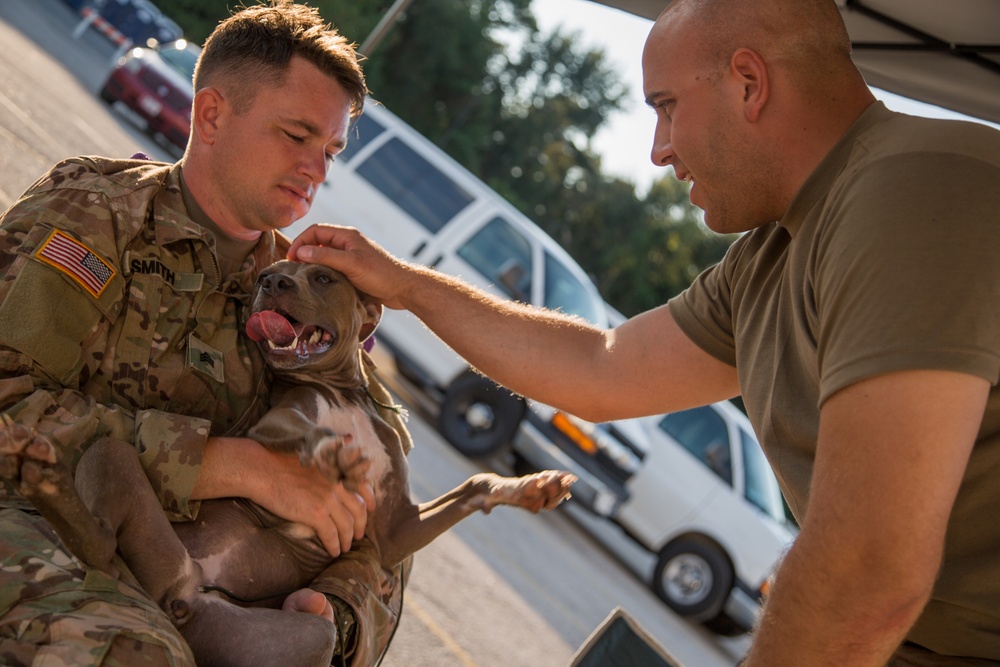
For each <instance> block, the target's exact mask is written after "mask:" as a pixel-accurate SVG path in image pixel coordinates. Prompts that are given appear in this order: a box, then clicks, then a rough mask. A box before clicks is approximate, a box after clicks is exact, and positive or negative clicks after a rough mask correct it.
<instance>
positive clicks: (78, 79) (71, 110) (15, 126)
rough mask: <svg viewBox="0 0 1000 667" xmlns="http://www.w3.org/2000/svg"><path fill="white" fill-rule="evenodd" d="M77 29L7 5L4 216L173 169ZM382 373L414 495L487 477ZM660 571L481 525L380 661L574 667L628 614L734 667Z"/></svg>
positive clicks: (685, 658)
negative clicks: (662, 586)
mask: <svg viewBox="0 0 1000 667" xmlns="http://www.w3.org/2000/svg"><path fill="white" fill-rule="evenodd" d="M78 21H79V17H78V16H76V15H74V14H73V13H72V12H71V11H70V10H69V8H68V7H67V6H66V5H65V4H63V3H62V2H60V1H59V0H0V209H5V208H7V206H9V205H10V204H11V203H13V201H15V199H16V197H17V195H18V194H19V193H20V192H21V191H22V190H24V189H25V188H26V187H27V186H29V185H30V184H31V183H32V182H33V181H34V180H35V179H36V178H37V177H38V176H40V175H41V174H42V173H43V172H44V171H45V170H47V169H48V168H49V167H50V166H51V165H52V164H54V163H55V162H57V161H59V160H60V159H62V158H64V157H66V156H70V155H75V154H102V155H111V156H128V155H130V154H132V153H133V152H135V151H143V152H146V153H148V154H150V155H152V156H153V157H155V158H159V159H169V156H168V154H167V152H166V151H165V150H163V149H162V148H160V147H159V146H157V145H156V144H155V143H154V142H153V141H152V140H151V139H149V138H148V137H146V136H145V135H144V134H143V133H142V131H141V130H139V129H138V128H136V127H135V126H133V125H132V124H131V122H129V120H127V118H125V117H124V116H122V115H121V114H119V113H115V112H113V111H112V110H110V109H109V108H108V107H107V105H105V104H104V103H102V102H101V101H100V99H99V98H97V97H96V95H95V92H96V91H97V89H98V88H99V87H100V84H101V83H102V82H103V80H104V77H105V75H106V73H107V70H108V67H109V66H110V63H111V61H112V59H113V56H114V55H115V50H116V48H115V47H114V46H113V45H112V44H111V43H110V42H107V41H106V40H105V39H104V38H103V37H101V36H100V35H98V34H97V33H95V32H94V31H93V30H89V31H87V32H86V33H84V34H83V35H82V36H81V38H80V39H78V40H77V39H73V38H72V36H71V35H72V33H73V29H74V28H75V27H76V25H77V23H78ZM380 365H381V367H382V369H383V370H384V373H385V377H386V379H387V381H388V382H389V384H390V386H392V387H393V389H394V390H395V391H396V393H397V394H398V395H399V397H400V399H401V400H402V401H403V402H404V403H408V404H410V406H411V408H412V409H411V418H410V422H409V425H410V429H411V431H412V433H413V436H414V440H415V442H416V448H415V449H414V451H413V453H412V454H411V455H410V464H411V480H410V482H411V491H412V493H413V495H414V496H415V497H416V498H417V499H418V500H421V501H423V500H429V499H431V498H433V497H435V496H437V495H440V494H442V493H444V492H445V491H447V490H449V489H451V488H453V487H454V486H457V485H458V484H459V483H461V482H462V481H463V480H465V479H466V478H467V477H469V476H470V475H472V474H474V473H475V472H477V471H479V470H482V469H483V468H482V466H481V464H477V463H475V462H472V461H470V460H468V459H466V458H464V457H463V456H461V455H460V454H458V453H457V452H455V451H454V450H453V449H452V448H451V447H449V446H448V445H447V444H446V443H445V442H444V441H442V440H441V438H440V437H439V436H438V435H437V433H436V432H435V431H434V430H433V428H432V427H430V426H428V421H429V420H432V419H433V415H432V414H429V413H428V412H427V411H426V410H422V409H421V408H420V402H419V400H417V399H418V398H419V397H418V396H417V395H413V394H410V393H409V388H408V387H407V385H406V384H405V383H404V382H402V381H401V380H399V379H398V378H396V377H395V374H394V373H393V369H392V364H391V360H389V359H387V358H384V357H381V358H380ZM430 423H433V422H432V421H431V422H430ZM595 535H596V536H600V538H601V539H600V540H598V539H596V538H595ZM609 545H610V546H609ZM650 564H651V560H650V557H649V556H648V555H647V554H645V553H644V552H642V551H641V550H640V549H638V548H636V547H635V546H634V545H633V544H632V543H630V542H629V541H628V539H627V538H625V537H624V536H623V535H622V534H621V533H620V531H617V529H613V528H611V527H609V526H608V525H607V524H605V523H603V522H600V521H596V520H593V519H591V518H589V517H588V516H587V515H586V514H585V513H583V512H582V511H581V510H579V509H578V508H575V507H567V508H561V509H559V510H556V511H554V512H550V513H547V514H544V515H538V516H534V515H530V514H528V513H525V512H522V511H519V510H514V509H509V508H500V509H497V510H495V511H494V512H493V513H492V514H491V515H489V516H484V515H476V516H473V517H471V518H469V519H467V520H466V521H464V522H463V523H462V524H460V525H459V526H457V527H456V528H454V529H453V530H452V531H450V532H449V533H447V534H445V535H444V536H442V537H441V538H439V539H438V540H437V541H436V542H434V543H433V544H432V545H430V546H429V547H427V548H426V549H424V550H423V551H421V552H420V553H419V554H417V557H416V561H415V566H414V570H413V575H412V578H411V581H410V582H409V586H408V587H407V591H406V602H405V608H404V614H403V620H402V622H401V623H400V627H399V631H398V633H397V636H396V638H395V640H394V642H393V645H392V647H391V648H390V651H389V654H388V656H387V657H386V659H385V661H384V663H383V665H384V666H385V667H511V666H521V665H523V666H525V667H527V666H531V667H566V666H568V665H569V663H570V661H571V659H572V656H573V653H574V651H575V650H576V648H577V647H579V646H580V645H581V644H582V643H583V642H584V641H585V640H586V638H587V637H588V635H589V634H590V633H591V632H592V631H593V630H594V629H595V628H596V627H597V626H598V625H599V624H600V623H601V621H602V620H603V619H604V618H605V617H606V616H607V615H608V614H609V613H611V611H612V610H613V609H614V608H615V607H616V606H619V605H620V606H622V607H624V608H625V609H626V610H627V611H628V612H629V613H630V614H631V615H632V616H634V617H635V618H636V619H637V620H638V621H639V623H640V624H641V625H642V626H643V627H645V628H646V629H647V630H648V631H649V632H650V633H651V634H652V635H653V636H654V637H656V638H657V639H658V640H659V641H660V642H661V643H662V644H663V645H664V646H666V647H667V649H668V650H669V651H670V652H671V653H673V654H674V655H675V656H676V657H677V658H678V659H679V660H680V661H681V662H682V663H683V664H685V665H687V667H728V666H731V665H733V664H735V663H736V662H737V661H738V659H739V657H740V656H741V655H742V652H743V651H744V650H745V647H746V643H747V640H746V639H745V638H736V639H722V638H718V637H715V636H714V635H712V634H711V633H709V632H707V631H706V630H704V629H703V628H702V627H701V626H699V625H696V624H691V623H688V622H686V621H684V620H683V619H680V618H679V617H677V616H676V615H675V614H673V613H672V612H671V611H670V610H668V609H667V608H666V607H665V606H664V605H663V604H661V603H660V602H659V600H658V599H657V598H655V597H654V596H653V595H652V594H651V593H650V592H649V591H648V589H647V588H646V586H645V584H644V582H643V578H644V577H646V576H648V570H649V567H650Z"/></svg>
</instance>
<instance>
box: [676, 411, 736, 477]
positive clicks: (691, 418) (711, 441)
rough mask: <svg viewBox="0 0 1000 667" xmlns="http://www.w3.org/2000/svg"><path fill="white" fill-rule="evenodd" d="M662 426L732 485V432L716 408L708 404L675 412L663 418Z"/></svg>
mask: <svg viewBox="0 0 1000 667" xmlns="http://www.w3.org/2000/svg"><path fill="white" fill-rule="evenodd" d="M659 426H660V428H661V429H663V430H664V431H665V432H666V433H667V435H669V436H670V437H671V438H673V439H674V440H676V441H677V442H679V443H680V445H681V446H682V447H684V449H686V450H688V451H689V452H691V453H692V454H693V455H694V457H695V458H696V459H698V460H699V461H701V462H702V463H704V464H705V465H706V466H708V469H709V470H711V471H712V472H714V473H715V474H716V475H718V476H719V477H720V478H722V480H723V481H725V482H726V484H728V485H729V486H732V485H733V462H732V454H731V452H730V447H729V432H728V431H727V430H726V422H725V421H723V419H722V417H720V416H719V414H718V413H717V412H716V411H715V410H713V409H712V408H710V407H708V406H707V405H706V406H702V407H700V408H694V409H693V410H684V411H682V412H674V413H671V414H669V415H666V416H665V417H664V418H663V419H661V420H660V424H659Z"/></svg>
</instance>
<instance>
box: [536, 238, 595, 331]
mask: <svg viewBox="0 0 1000 667" xmlns="http://www.w3.org/2000/svg"><path fill="white" fill-rule="evenodd" d="M544 304H545V307H546V308H551V309H552V310H561V311H562V312H564V313H568V314H570V315H579V316H580V317H582V318H583V319H585V320H587V321H588V322H590V323H592V324H597V325H598V326H604V323H603V321H602V320H603V318H602V317H601V308H602V306H601V305H600V304H598V303H596V302H595V300H594V298H593V297H592V296H591V293H590V292H589V291H587V288H586V287H584V286H583V283H582V282H580V281H579V280H577V278H576V276H574V275H573V273H572V272H570V270H569V269H568V268H566V266H565V265H564V264H563V263H562V262H560V261H559V260H558V259H556V258H555V257H553V256H552V255H550V254H549V253H545V301H544Z"/></svg>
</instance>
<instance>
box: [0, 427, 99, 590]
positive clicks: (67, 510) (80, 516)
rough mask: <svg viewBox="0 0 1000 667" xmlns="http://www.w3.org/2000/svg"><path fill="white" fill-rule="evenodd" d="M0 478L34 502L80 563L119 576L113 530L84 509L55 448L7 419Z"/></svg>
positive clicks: (1, 432)
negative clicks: (10, 483)
mask: <svg viewBox="0 0 1000 667" xmlns="http://www.w3.org/2000/svg"><path fill="white" fill-rule="evenodd" d="M84 456H86V454H84ZM0 477H2V478H3V479H6V480H8V481H10V482H12V483H13V484H14V485H15V487H16V488H17V490H18V491H19V492H20V493H21V494H22V495H23V496H24V497H25V498H27V499H28V500H30V501H31V503H32V504H33V505H34V506H35V509H37V510H38V512H39V513H40V514H41V515H42V516H43V517H45V520H46V521H48V522H49V525H51V526H52V528H53V529H54V530H55V531H56V534H58V535H59V538H60V539H61V540H62V541H63V544H65V545H66V548H67V549H69V550H70V551H71V552H72V553H73V554H74V555H75V556H76V557H77V558H79V559H80V560H81V561H83V562H84V563H85V564H86V565H87V566H88V567H93V568H96V569H99V570H103V571H104V572H107V573H108V574H111V575H112V576H117V574H118V571H117V567H115V565H114V556H115V547H116V544H117V542H116V539H115V534H114V531H113V529H112V528H111V527H110V526H109V525H107V524H106V523H104V522H102V521H100V520H98V519H97V518H96V517H95V516H94V515H93V514H92V513H91V511H90V510H89V509H88V508H87V506H86V505H85V504H84V502H83V500H82V499H81V498H80V495H79V494H78V493H77V490H76V488H75V486H74V483H73V477H72V475H71V474H70V471H69V469H68V468H67V467H66V466H65V465H64V464H63V462H62V461H61V460H59V455H58V452H57V450H56V447H55V445H53V444H52V442H51V441H49V439H48V438H46V437H45V436H42V435H39V434H37V433H35V432H34V431H32V430H31V429H29V428H27V427H25V426H22V425H21V424H17V423H15V422H14V421H13V420H12V419H11V418H10V417H9V416H7V415H6V414H5V415H3V419H2V421H0Z"/></svg>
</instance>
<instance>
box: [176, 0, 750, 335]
mask: <svg viewBox="0 0 1000 667" xmlns="http://www.w3.org/2000/svg"><path fill="white" fill-rule="evenodd" d="M230 1H231V0H172V3H171V14H172V16H173V18H174V20H176V21H177V22H178V23H179V24H180V25H181V26H182V27H183V28H184V29H185V32H186V34H187V35H188V36H189V37H190V38H191V39H193V40H195V41H198V42H199V43H200V42H202V41H204V39H205V37H206V36H207V35H208V33H209V32H210V31H211V30H212V28H213V27H214V25H215V24H216V23H217V22H218V21H219V20H221V19H222V18H224V17H226V16H228V14H229V7H230ZM530 3H531V0H413V2H412V3H411V4H410V6H409V7H408V8H407V10H406V11H405V12H404V13H403V15H402V16H401V18H400V19H399V21H398V22H397V23H396V24H395V25H394V26H393V27H392V29H391V30H390V32H389V33H388V34H387V35H386V37H385V39H384V40H383V41H382V42H381V43H380V44H379V45H378V46H377V48H376V49H375V50H374V51H373V52H372V53H371V54H370V57H368V58H367V59H366V61H365V64H364V67H365V73H366V76H367V78H368V85H369V88H370V89H371V91H372V94H373V96H374V97H375V98H376V99H377V100H378V101H379V102H381V103H383V104H385V106H387V107H388V108H389V109H390V110H392V111H394V112H395V113H396V114H397V115H399V116H400V117H401V118H403V120H405V121H406V122H408V123H409V124H410V125H412V126H413V127H414V128H416V129H417V130H418V131H419V132H421V133H422V134H424V135H425V136H427V137H428V138H429V139H431V140H432V141H433V142H435V143H436V144H438V145H439V146H441V147H442V148H443V149H444V150H445V151H447V152H448V153H449V154H450V155H452V157H454V158H455V159H456V160H458V161H459V162H460V163H462V164H463V165H465V166H466V168H468V169H469V170H470V171H472V172H473V173H474V174H476V175H477V176H479V177H480V178H481V179H482V180H484V181H485V182H487V183H488V184H489V185H490V186H491V187H492V188H493V189H495V190H496V191H497V192H499V193H500V194H501V195H502V196H504V197H506V198H507V199H508V200H510V201H511V202H512V203H513V204H514V205H515V206H517V207H518V208H519V209H520V210H521V211H523V212H524V213H525V214H526V215H527V216H528V217H530V218H532V219H533V220H535V221H536V222H537V223H538V224H539V225H540V226H541V227H543V228H544V229H545V230H546V231H548V232H549V233H550V234H551V235H552V236H553V237H554V238H555V239H556V240H557V241H559V242H560V243H561V244H562V245H563V246H564V247H565V248H566V249H567V250H568V251H569V252H570V254H571V255H573V256H574V257H575V258H576V259H577V261H579V262H580V264H581V265H582V266H583V267H584V268H585V269H586V270H587V271H589V272H590V273H591V275H592V276H593V277H594V279H595V282H596V283H597V285H598V287H599V288H600V290H601V293H602V294H603V295H604V297H605V298H606V299H607V300H608V301H609V302H610V303H612V304H613V305H614V306H615V307H616V308H618V309H619V310H621V311H622V312H623V313H625V314H627V315H632V314H635V313H638V312H641V311H643V310H647V309H649V308H652V307H655V306H657V305H659V304H662V303H663V302H664V301H666V300H667V299H668V298H670V297H672V296H674V295H676V294H677V293H679V292H680V291H681V290H683V289H684V288H685V287H686V286H687V285H688V284H690V282H691V281H692V280H693V279H694V277H695V276H696V275H697V274H698V272H700V271H701V270H702V269H704V268H705V267H707V266H709V265H711V264H713V263H715V262H717V261H718V260H719V259H720V258H721V257H722V254H723V253H724V252H725V250H726V248H728V246H729V244H730V243H731V242H732V240H733V239H732V237H724V236H717V235H714V234H712V233H711V232H709V231H708V230H707V229H705V227H704V225H703V224H702V223H701V221H700V215H699V214H698V213H697V211H696V209H694V208H692V207H691V205H690V203H689V202H688V199H687V186H686V185H685V184H684V183H681V182H679V181H677V180H676V179H675V178H673V176H672V175H670V174H669V173H668V172H665V176H664V177H663V178H662V179H660V180H659V181H657V182H656V183H654V184H653V186H652V187H651V188H650V189H649V191H648V192H646V193H645V194H643V195H639V194H638V193H637V192H636V187H635V184H633V183H631V182H629V181H628V180H625V179H622V178H617V177H612V176H609V175H607V174H605V173H603V171H602V168H601V160H600V156H598V155H597V154H595V153H594V151H593V150H592V148H591V138H592V137H593V136H594V135H595V134H596V133H597V132H598V131H599V130H600V129H601V128H602V127H603V126H604V124H605V123H606V122H607V121H608V119H609V118H610V117H611V116H612V115H613V114H614V113H616V112H617V111H619V110H620V109H621V107H622V105H623V103H624V100H625V99H626V95H627V94H628V91H627V90H626V88H625V87H624V85H623V84H622V83H621V77H620V75H619V73H618V72H616V71H614V70H613V69H611V67H610V66H609V64H608V63H607V62H606V60H605V57H604V54H603V52H602V51H600V50H597V49H585V48H581V47H580V46H579V43H580V41H581V40H580V37H579V35H576V34H572V33H565V32H563V31H561V30H557V31H555V32H553V33H550V34H543V33H541V32H540V31H539V29H538V26H537V24H536V22H535V19H534V16H533V14H532V13H531V4H530ZM310 4H313V5H314V6H316V7H317V8H318V9H319V10H320V13H321V14H322V15H323V16H324V17H325V18H326V19H327V20H329V21H331V22H332V23H334V24H335V25H336V26H337V27H338V28H339V29H340V30H341V32H342V33H343V34H344V35H346V36H347V37H348V38H349V39H351V40H352V41H354V42H357V43H359V44H360V43H362V42H363V41H364V39H365V37H366V36H367V35H368V34H369V33H370V32H371V30H372V29H373V28H374V27H375V25H376V24H377V23H378V21H379V19H380V17H381V16H382V15H383V13H384V12H385V11H386V10H388V9H389V7H390V6H391V4H392V3H391V1H387V0H310ZM634 66H636V67H637V66H638V63H636V64H634Z"/></svg>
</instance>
